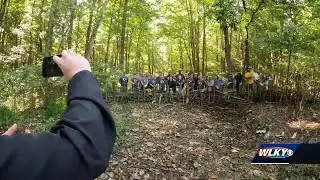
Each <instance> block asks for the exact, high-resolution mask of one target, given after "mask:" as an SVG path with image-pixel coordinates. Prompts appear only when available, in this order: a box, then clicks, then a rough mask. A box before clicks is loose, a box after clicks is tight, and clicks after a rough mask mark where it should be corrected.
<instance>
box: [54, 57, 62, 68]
mask: <svg viewBox="0 0 320 180" xmlns="http://www.w3.org/2000/svg"><path fill="white" fill-rule="evenodd" d="M52 59H53V61H54V62H55V63H56V64H58V66H59V65H60V64H61V58H60V57H58V56H53V58H52Z"/></svg>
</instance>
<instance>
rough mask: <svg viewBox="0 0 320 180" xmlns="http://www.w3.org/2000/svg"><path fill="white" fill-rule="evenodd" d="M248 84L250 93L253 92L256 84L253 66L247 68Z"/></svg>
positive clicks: (246, 77)
mask: <svg viewBox="0 0 320 180" xmlns="http://www.w3.org/2000/svg"><path fill="white" fill-rule="evenodd" d="M244 77H245V79H246V83H247V88H248V90H249V91H253V83H254V72H253V70H252V68H251V66H248V67H247V72H246V74H245V75H244Z"/></svg>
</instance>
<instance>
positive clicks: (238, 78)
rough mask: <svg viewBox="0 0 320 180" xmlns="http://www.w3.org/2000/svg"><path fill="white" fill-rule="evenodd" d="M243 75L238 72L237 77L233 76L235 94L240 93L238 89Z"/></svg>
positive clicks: (241, 83)
mask: <svg viewBox="0 0 320 180" xmlns="http://www.w3.org/2000/svg"><path fill="white" fill-rule="evenodd" d="M243 78H244V77H243V75H242V73H241V72H240V71H238V73H237V75H236V76H235V80H236V92H237V93H240V89H241V87H242V85H243V80H244V79H243Z"/></svg>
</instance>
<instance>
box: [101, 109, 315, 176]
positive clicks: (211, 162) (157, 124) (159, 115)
mask: <svg viewBox="0 0 320 180" xmlns="http://www.w3.org/2000/svg"><path fill="white" fill-rule="evenodd" d="M110 107H111V110H112V112H113V113H114V115H115V118H116V121H117V125H118V133H119V138H118V140H117V144H116V148H115V152H114V154H113V157H112V158H111V161H110V164H109V167H108V169H107V171H106V172H105V173H104V174H103V175H102V176H100V177H99V178H98V179H100V180H102V179H110V180H111V179H207V180H208V179H212V180H213V179H228V180H231V179H234V180H235V179H279V180H283V179H320V171H319V170H320V168H319V166H317V165H290V166H289V165H251V164H250V162H251V160H252V158H253V156H254V154H255V153H256V151H257V148H258V147H259V145H260V144H261V143H267V142H306V141H309V142H318V141H319V139H320V138H319V136H318V134H317V133H318V131H317V128H319V127H318V126H317V124H316V125H314V124H313V125H311V126H310V125H308V126H306V122H320V112H319V111H315V110H312V109H304V111H303V113H302V114H301V115H300V116H299V117H300V121H297V122H293V117H294V112H295V110H296V108H292V107H289V106H287V107H286V106H280V105H273V104H259V105H243V106H239V107H237V108H235V107H226V106H224V107H219V106H215V107H214V108H211V109H204V108H203V107H195V106H192V107H191V106H187V105H183V104H164V105H162V106H160V107H159V106H157V105H153V104H142V103H128V104H119V103H116V104H111V105H110ZM299 123H300V124H299ZM297 126H304V127H306V128H309V130H300V129H296V128H297ZM259 130H260V133H257V131H258V132H259ZM261 130H262V131H261ZM263 131H266V132H263ZM318 138H319V139H318Z"/></svg>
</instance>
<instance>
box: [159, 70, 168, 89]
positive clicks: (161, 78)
mask: <svg viewBox="0 0 320 180" xmlns="http://www.w3.org/2000/svg"><path fill="white" fill-rule="evenodd" d="M166 81H167V80H166V78H165V77H164V76H163V73H161V74H160V76H159V79H158V84H159V90H160V92H166V90H167V82H166Z"/></svg>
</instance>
